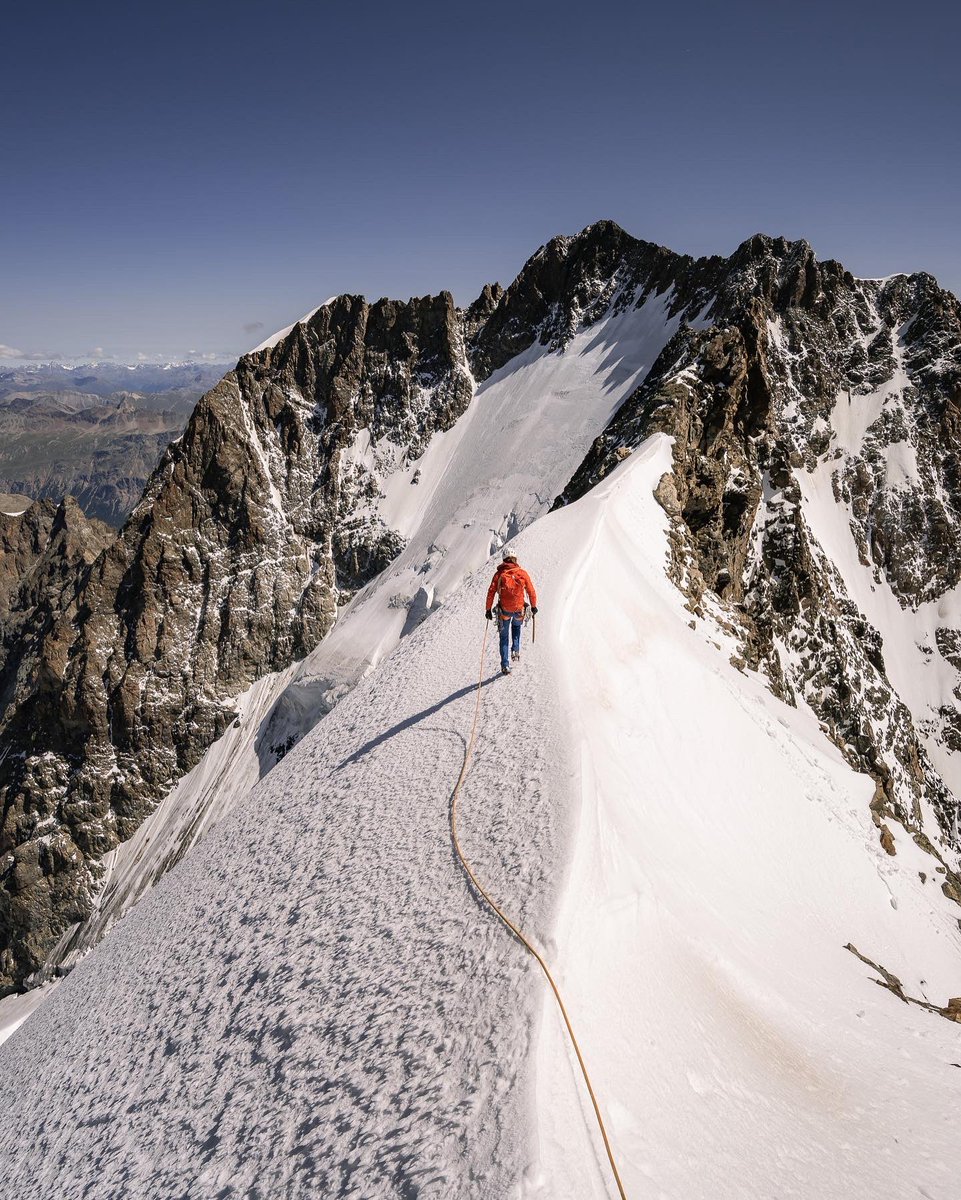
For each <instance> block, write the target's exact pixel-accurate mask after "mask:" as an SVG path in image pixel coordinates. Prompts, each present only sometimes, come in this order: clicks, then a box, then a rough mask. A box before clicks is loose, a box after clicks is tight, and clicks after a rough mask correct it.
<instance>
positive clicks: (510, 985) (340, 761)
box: [0, 568, 574, 1197]
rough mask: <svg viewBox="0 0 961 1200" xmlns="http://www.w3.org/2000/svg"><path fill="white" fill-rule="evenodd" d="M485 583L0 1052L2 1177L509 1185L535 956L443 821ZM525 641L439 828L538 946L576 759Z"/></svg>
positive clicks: (414, 644) (521, 1107)
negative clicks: (483, 899)
mask: <svg viewBox="0 0 961 1200" xmlns="http://www.w3.org/2000/svg"><path fill="white" fill-rule="evenodd" d="M487 574H488V572H487V570H486V568H485V570H484V572H483V573H482V574H481V575H480V576H479V577H477V578H475V579H474V581H473V582H472V584H471V586H470V587H468V588H466V589H464V590H463V591H462V592H461V593H460V594H459V595H458V596H457V597H456V598H455V600H454V601H452V602H451V603H450V604H448V605H446V606H445V607H444V609H443V610H441V611H440V612H439V613H438V614H437V615H436V616H435V617H434V618H432V619H431V621H430V622H429V623H428V624H427V625H425V626H423V627H422V628H421V629H419V630H417V631H416V632H415V633H414V634H413V635H412V636H411V637H409V638H407V639H405V641H404V642H403V643H402V644H401V646H400V647H399V648H398V649H397V651H396V653H395V654H394V655H393V656H391V658H389V659H388V660H387V661H386V662H384V663H383V664H382V666H381V668H380V670H378V671H377V672H376V673H375V674H374V675H372V676H371V677H370V678H369V679H367V680H366V681H364V683H362V684H361V685H360V686H359V687H358V688H357V689H356V690H355V691H354V692H353V693H351V695H349V696H348V697H347V698H346V699H345V700H344V701H343V702H342V703H341V704H340V705H339V706H338V708H337V709H336V710H335V711H334V712H333V713H331V714H330V715H329V716H328V717H327V718H326V719H325V720H324V721H322V722H321V723H320V724H319V725H318V726H317V727H316V729H315V730H314V731H313V733H312V734H310V735H309V736H308V737H307V738H306V739H305V740H304V741H303V742H302V743H301V744H300V745H299V746H298V747H297V748H296V749H295V750H294V751H293V752H292V753H291V754H290V755H288V756H287V758H286V759H284V761H283V762H282V763H281V764H280V765H279V766H278V767H277V768H276V769H275V770H274V771H273V772H271V774H270V775H269V777H268V778H267V780H266V781H265V782H264V784H263V785H262V786H261V787H260V788H259V789H258V790H257V791H256V792H255V793H254V794H253V795H252V796H251V797H250V798H249V799H247V800H246V801H245V802H243V803H242V804H241V805H240V807H239V808H238V809H237V810H236V811H235V812H234V813H233V815H232V816H230V817H228V818H227V819H226V820H224V821H223V822H222V823H221V824H220V825H219V826H218V827H217V828H216V829H215V830H214V831H213V832H212V833H211V834H210V835H208V837H207V838H206V839H205V840H204V841H203V842H202V843H201V844H200V845H199V846H198V847H197V848H196V849H195V850H194V851H193V853H192V854H191V855H189V856H188V857H187V858H186V859H185V860H184V861H183V862H182V863H181V864H180V866H179V867H178V868H176V869H175V870H174V871H173V872H172V873H171V874H170V875H168V876H167V877H166V878H165V879H164V880H163V881H162V882H161V883H160V885H159V886H158V887H157V888H156V889H155V890H154V891H153V892H152V893H151V894H150V895H149V896H148V897H147V898H146V899H145V900H144V901H143V902H142V903H141V904H140V905H138V906H137V907H136V908H135V909H134V910H133V911H132V912H131V913H130V914H128V916H127V918H126V919H125V920H124V921H123V922H122V923H120V924H119V925H118V926H117V927H116V928H115V929H114V930H113V931H112V933H111V934H110V936H109V937H108V938H107V939H106V940H105V941H104V942H103V943H102V944H101V946H100V947H99V949H98V950H97V951H96V952H95V953H93V954H91V955H90V956H89V957H87V958H86V959H85V960H84V961H83V962H82V963H81V964H80V965H79V966H78V967H77V968H76V969H75V970H74V972H73V973H72V974H71V975H70V976H69V977H68V978H67V979H66V980H65V981H64V983H62V984H61V985H60V987H59V989H58V990H57V991H56V992H55V993H54V994H53V996H52V997H51V999H50V1000H49V1001H48V1002H47V1003H46V1004H45V1006H44V1007H43V1008H42V1009H41V1010H40V1011H39V1012H38V1013H36V1014H35V1015H34V1016H33V1017H32V1018H31V1021H30V1028H29V1032H28V1030H27V1027H26V1026H24V1027H22V1028H21V1029H20V1030H18V1032H17V1033H15V1034H14V1035H13V1037H12V1038H11V1039H10V1040H9V1041H8V1042H7V1043H6V1044H5V1045H4V1047H3V1048H2V1050H0V1078H2V1080H3V1083H2V1088H3V1094H4V1104H3V1109H4V1112H5V1113H6V1116H0V1146H2V1151H3V1156H4V1161H5V1162H6V1163H7V1164H8V1168H7V1172H6V1174H5V1177H4V1179H3V1182H2V1184H0V1189H10V1190H9V1191H6V1190H4V1194H5V1195H11V1196H12V1195H14V1194H17V1195H26V1194H38V1195H49V1194H57V1195H58V1196H63V1197H72V1196H85V1197H91V1196H103V1197H114V1196H118V1195H130V1196H187V1195H189V1196H191V1197H204V1196H244V1197H248V1196H265V1197H266V1196H278V1195H297V1196H358V1197H370V1196H379V1195H398V1196H401V1195H404V1196H412V1195H437V1196H449V1195H469V1194H474V1195H494V1196H509V1195H512V1194H513V1195H515V1196H520V1195H523V1194H524V1185H523V1178H524V1171H525V1169H526V1168H527V1167H529V1166H530V1163H529V1161H528V1155H529V1153H530V1149H529V1147H530V1145H531V1142H532V1114H533V1102H532V1095H531V1079H530V1073H529V1071H527V1070H526V1064H527V1062H528V1061H529V1058H530V1046H531V1039H532V1036H533V1033H534V1027H535V1016H536V1010H537V1007H538V1004H539V984H538V982H537V979H536V975H535V971H536V967H535V968H533V969H532V964H531V962H530V961H529V960H528V959H527V958H526V957H525V956H524V954H523V953H521V952H519V949H518V947H517V945H516V944H515V943H514V942H513V941H512V939H510V938H509V937H505V935H504V931H503V928H502V927H501V926H500V924H499V922H497V921H496V919H494V918H492V917H491V916H490V915H489V914H488V913H487V912H486V910H485V909H484V908H483V906H482V905H481V903H480V902H479V900H478V898H477V897H476V896H475V895H473V894H472V892H471V890H470V888H469V886H468V884H467V882H466V878H465V876H464V874H463V872H462V871H461V870H459V869H458V867H457V865H456V862H455V859H454V856H453V853H452V848H451V841H450V834H449V826H448V806H449V800H450V795H451V789H452V786H453V782H454V780H455V779H456V777H457V773H458V769H459V766H460V762H461V759H462V756H463V752H464V738H465V736H466V734H467V730H468V727H469V723H470V716H471V712H472V708H473V703H474V686H475V681H476V676H477V667H478V657H479V651H480V646H481V639H482V637H483V632H484V620H483V601H484V592H485V589H486V584H487ZM525 651H526V652H527V653H526V654H525V659H524V670H523V671H520V670H519V671H518V672H517V673H516V675H515V676H514V677H513V678H511V679H502V678H501V676H500V673H499V669H498V668H497V664H496V654H495V651H494V647H493V643H491V644H490V647H489V651H488V656H487V662H486V666H485V684H484V692H483V706H482V721H483V725H484V730H485V733H484V738H483V743H482V745H481V746H480V747H479V750H478V753H477V756H476V759H475V762H474V765H473V768H472V771H471V776H470V780H469V783H468V786H467V788H466V789H465V791H464V793H463V794H462V800H461V804H462V817H461V820H462V829H461V836H462V839H463V842H464V846H465V849H466V851H467V853H468V854H469V855H470V856H471V858H472V859H473V861H474V862H475V863H476V865H477V866H478V868H479V869H480V870H482V871H483V873H484V877H485V879H487V880H489V881H490V884H491V887H492V888H493V889H494V891H495V893H496V894H498V895H500V896H501V897H502V898H503V899H504V902H505V903H506V904H508V905H509V906H511V907H512V909H513V911H514V912H516V913H517V915H518V916H519V917H520V918H521V919H522V920H523V922H524V924H525V925H526V927H527V928H529V929H531V930H532V931H533V932H534V934H535V936H537V937H538V938H539V939H541V940H546V938H547V937H548V935H549V930H550V912H551V907H552V903H553V901H554V899H555V896H556V890H557V886H558V883H559V881H560V879H561V877H562V862H563V857H564V856H563V853H562V851H563V849H564V835H565V831H566V829H567V827H568V820H569V810H570V800H571V797H572V795H573V784H574V775H573V773H572V772H571V770H570V768H569V766H568V765H567V758H566V753H565V747H564V742H563V736H562V731H563V722H562V719H561V714H560V712H559V710H558V708H557V706H556V701H555V699H554V697H555V695H556V684H555V681H554V680H553V678H552V677H551V675H550V673H549V667H550V665H551V658H550V656H546V655H542V654H541V653H540V649H539V646H538V647H534V648H532V647H530V646H526V647H525ZM14 1097H16V1102H15V1103H14ZM14 1111H15V1112H16V1114H17V1115H16V1119H15V1120H14V1119H13V1113H14ZM15 1144H16V1145H18V1146H21V1147H22V1146H25V1145H29V1146H30V1147H31V1150H30V1153H29V1154H24V1153H21V1152H16V1153H15V1152H14V1146H15Z"/></svg>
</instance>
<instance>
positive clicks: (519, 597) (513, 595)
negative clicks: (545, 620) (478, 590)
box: [484, 554, 537, 675]
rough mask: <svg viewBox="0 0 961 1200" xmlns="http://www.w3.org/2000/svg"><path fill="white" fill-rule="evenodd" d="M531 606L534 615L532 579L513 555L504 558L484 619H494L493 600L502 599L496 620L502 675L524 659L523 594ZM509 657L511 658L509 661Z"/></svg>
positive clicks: (491, 586) (535, 597)
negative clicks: (522, 649)
mask: <svg viewBox="0 0 961 1200" xmlns="http://www.w3.org/2000/svg"><path fill="white" fill-rule="evenodd" d="M525 592H526V593H527V595H528V597H529V598H530V602H531V612H532V613H536V612H537V592H535V591H534V584H533V583H532V582H531V577H530V575H528V574H527V572H526V571H525V570H524V568H523V567H522V566H520V565H518V562H517V558H516V556H515V555H513V554H505V555H504V561H503V562H502V563H501V565H500V566H499V567H498V568H497V570H496V571H495V572H494V578H493V579H492V580H491V585H490V587H489V588H488V589H487V611H486V612H485V613H484V616H485V617H486V619H487V620H488V621H490V620H491V619H492V618H493V615H494V611H493V609H494V596H495V595H497V596H498V597H499V602H498V605H497V618H498V621H499V622H500V643H501V674H502V675H510V673H511V662H517V660H518V659H519V658H520V656H521V625H522V624H523V621H524V593H525ZM508 654H509V655H510V657H508Z"/></svg>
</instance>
